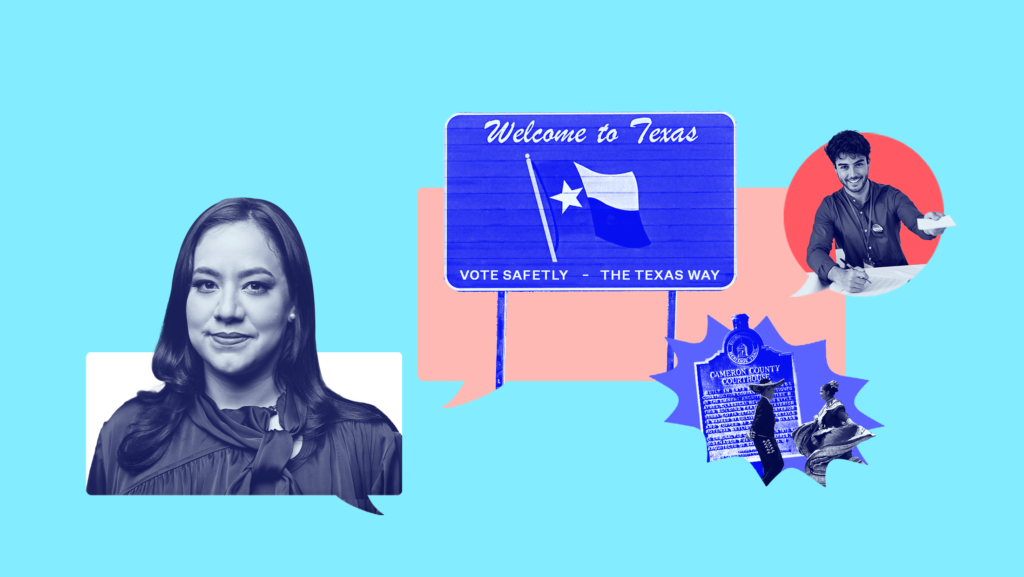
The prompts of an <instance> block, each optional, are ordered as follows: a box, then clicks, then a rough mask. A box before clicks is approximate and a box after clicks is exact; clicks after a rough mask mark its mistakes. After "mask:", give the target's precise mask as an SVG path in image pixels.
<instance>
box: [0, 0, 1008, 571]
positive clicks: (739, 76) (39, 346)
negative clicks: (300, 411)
mask: <svg viewBox="0 0 1024 577" xmlns="http://www.w3.org/2000/svg"><path fill="white" fill-rule="evenodd" d="M142 4H143V3H133V2H125V3H121V4H108V3H99V2H95V3H85V2H83V3H75V4H69V5H61V4H55V3H48V2H47V3H44V2H34V3H27V2H26V3H14V2H6V3H4V7H3V8H2V9H0V192H2V194H3V199H4V202H3V218H2V223H3V224H2V227H0V228H2V231H3V232H2V234H3V244H4V247H5V249H6V250H5V252H4V263H3V270H4V282H3V302H4V303H5V305H6V306H5V307H4V311H3V313H2V318H3V328H4V330H3V337H2V338H3V348H2V350H3V358H4V366H5V371H4V375H3V378H2V381H0V382H2V383H3V389H4V394H3V397H2V398H3V399H4V402H3V404H2V407H3V411H2V415H3V431H4V435H5V439H6V442H5V443H4V446H5V454H4V457H3V462H4V465H3V474H2V475H0V479H2V480H0V494H2V495H3V515H2V517H3V524H2V526H3V533H4V535H3V538H2V539H0V552H2V555H3V558H4V560H5V569H6V570H8V571H10V572H11V574H21V573H23V572H28V571H30V570H31V571H33V572H39V571H42V570H50V571H61V572H63V573H71V574H78V573H81V572H84V571H89V572H95V571H103V572H110V573H127V572H132V573H148V574H175V573H181V572H183V571H188V572H201V573H211V572H222V573H224V574H227V573H228V572H231V573H233V574H243V573H244V574H253V575H265V574H272V573H278V572H282V571H284V572H288V573H289V574H296V575H299V574H304V573H303V572H311V571H316V572H318V573H317V574H320V573H319V572H323V574H353V572H354V571H359V572H360V573H361V574H367V573H368V572H374V573H376V572H378V571H380V570H382V569H383V570H389V569H393V570H402V571H403V572H405V573H407V574H419V573H424V572H426V570H427V569H428V568H433V569H435V570H439V571H445V572H446V573H447V572H451V573H471V574H502V573H505V574H523V573H526V572H528V571H529V572H540V573H553V572H556V571H563V572H567V573H568V572H572V573H577V574H582V573H599V572H615V573H626V572H630V573H639V572H640V571H651V570H663V571H666V572H670V573H672V574H680V573H686V574H694V573H698V572H708V573H716V574H717V573H719V572H723V573H752V572H759V571H762V570H763V571H764V573H765V574H771V573H774V572H779V573H782V572H785V573H788V574H793V573H799V574H819V573H820V574H828V575H832V574H844V573H850V574H854V573H860V574H881V573H892V574H900V573H906V572H909V571H914V572H921V573H923V572H926V571H927V572H932V573H946V572H966V571H972V572H995V571H997V570H1003V569H1009V568H1012V566H1011V562H1012V560H1013V558H1012V557H1011V549H1015V548H1017V546H1019V543H1020V537H1021V529H1020V524H1019V523H1020V519H1019V516H1020V514H1021V509H1022V507H1021V504H1022V503H1021V501H1022V496H1021V480H1020V477H1019V476H1018V475H1019V474H1020V472H1021V466H1020V463H1021V458H1020V455H1019V451H1020V447H1021V444H1022V442H1021V432H1022V430H1024V429H1022V426H1021V416H1020V410H1019V399H1020V391H1021V388H1022V385H1021V377H1020V374H1019V371H1018V370H1017V366H1018V359H1019V358H1020V352H1019V351H1020V349H1021V344H1020V343H1021V335H1022V332H1021V330H1020V329H1019V323H1020V319H1019V315H1020V312H1021V306H1020V304H1019V302H1020V301H1019V300H1018V298H1017V296H1016V294H1015V292H1016V290H1017V289H1018V287H1019V280H1020V275H1019V272H1018V270H1019V264H1018V262H1017V261H1018V259H1019V255H1020V246H1019V242H1018V240H1017V237H1018V236H1019V235H1014V236H1013V237H1011V235H1010V231H1011V230H1012V231H1014V232H1019V231H1020V227H1019V226H1004V225H1002V224H1001V222H1003V221H1004V219H1009V218H1011V217H1019V216H1020V214H1021V210H1020V208H1021V202H1020V200H1019V195H1020V194H1021V193H1020V192H1019V190H1018V189H1019V182H1018V180H1019V178H1018V174H1017V173H1018V172H1019V169H1018V167H1019V165H1020V158H1021V156H1020V154H1021V153H1020V147H1019V142H1020V137H1019V133H1020V129H1021V123H1020V94H1019V92H1017V88H1018V81H1017V77H1018V76H1019V73H1020V69H1021V67H1020V40H1019V38H1020V36H1019V31H1018V29H1017V25H1018V24H1019V22H1020V17H1021V14H1020V11H1019V10H1018V9H1010V8H1007V6H1009V4H1008V3H1007V4H988V3H985V2H971V3H968V4H962V5H960V6H959V7H948V8H947V7H942V6H939V5H935V4H930V5H921V6H917V7H905V8H899V7H892V6H890V5H889V4H888V3H885V4H874V3H871V2H856V3H838V2H837V3H821V2H816V3H806V4H804V5H803V6H802V7H797V8H789V7H784V5H783V4H781V3H771V4H765V5H753V4H746V3H723V2H719V3H715V4H714V7H711V6H712V3H699V4H692V5H684V4H682V3H676V2H672V3H665V4H661V3H649V2H643V1H639V0H635V1H631V2H619V3H610V4H608V5H601V4H599V3H590V4H580V5H577V6H574V7H567V8H553V7H550V6H549V5H548V4H547V3H546V2H527V1H523V2H515V3H508V4H502V5H500V6H499V5H497V4H495V7H494V8H488V7H485V6H484V5H483V4H482V3H466V4H464V5H462V6H452V7H444V8H442V7H439V6H438V7H435V6H419V7H405V6H401V5H398V4H391V3H387V4H379V7H376V8H368V7H367V6H368V4H367V5H363V6H362V7H342V5H341V4H342V3H332V4H329V5H315V6H314V5H309V4H307V3H301V4H300V3H288V4H282V5H280V6H275V5H273V4H268V3H256V2H247V3H238V4H231V5H227V4H222V3H216V5H214V3H196V4H195V5H191V6H188V7H186V5H185V3H173V4H171V3H168V5H167V6H165V7H162V8H153V7H149V6H143V5H142ZM23 6H30V7H31V8H29V9H25V8H22V7H23ZM644 110H652V111H661V110H683V111H691V110H695V111H702V110H724V111H727V112H729V113H730V114H731V115H732V116H733V117H735V119H736V122H737V139H738V151H737V155H738V180H739V186H741V187H784V186H787V185H788V183H789V180H790V178H791V177H792V175H793V173H794V172H795V170H796V168H797V167H798V166H799V164H800V163H801V162H802V161H803V160H804V159H805V158H806V157H807V155H808V154H810V153H811V152H812V151H813V150H814V149H815V148H816V147H818V146H820V145H821V144H822V143H824V142H825V141H826V140H827V139H828V138H829V137H830V136H831V135H832V134H833V133H835V132H836V131H838V130H840V129H844V128H853V129H857V130H862V131H868V132H875V133H879V134H884V135H886V136H890V137H893V138H896V139H898V140H900V141H902V142H903V143H905V144H907V145H909V146H910V147H912V148H913V149H914V150H915V151H916V152H917V153H919V154H920V155H921V156H922V157H923V158H924V159H925V160H926V161H927V162H928V163H929V165H930V166H931V168H932V170H933V171H934V173H935V175H936V177H937V179H938V181H939V184H940V186H941V187H942V192H943V196H944V199H945V207H946V211H947V212H948V213H950V214H952V215H953V216H954V218H955V219H956V221H957V223H958V224H959V225H960V226H959V227H958V228H956V229H953V230H951V231H950V232H949V234H948V236H947V237H946V238H944V240H943V241H942V246H941V247H940V248H939V250H938V251H937V253H936V254H935V256H934V258H933V259H932V261H931V264H930V265H929V266H928V268H927V269H926V270H925V272H924V273H923V274H922V275H921V276H920V277H918V279H915V281H914V282H913V283H911V284H910V285H908V286H907V287H905V288H903V289H901V290H900V291H897V292H896V293H893V294H891V295H888V296H885V297H880V298H875V299H851V302H849V304H848V309H847V318H848V332H847V341H848V350H847V359H848V362H847V369H848V373H849V374H850V375H853V376H858V377H863V378H869V379H870V380H871V381H870V383H868V385H867V386H866V387H865V389H864V390H863V392H862V394H860V395H859V396H858V398H857V405H858V406H859V407H860V408H861V410H863V411H864V412H865V413H866V414H868V415H870V416H871V417H873V418H875V419H877V420H878V421H880V422H882V423H884V424H885V425H886V426H885V428H883V429H880V430H879V431H878V433H879V435H878V438H876V439H873V440H872V441H870V442H869V443H867V444H866V445H865V446H864V448H863V452H864V455H865V457H866V458H867V460H868V461H869V462H870V463H871V464H870V466H868V467H861V466H858V465H853V464H849V463H839V464H837V465H836V466H834V467H832V468H830V472H829V487H828V489H827V490H825V489H822V488H821V487H819V486H817V485H816V484H814V483H813V482H812V481H811V480H810V479H808V478H806V477H805V476H803V475H801V474H800V473H798V472H795V471H787V472H786V473H785V474H783V475H781V476H780V477H779V478H778V479H777V480H776V481H775V482H774V483H773V484H772V486H771V487H770V488H769V489H765V488H764V487H762V486H760V482H759V480H758V479H757V477H756V476H755V474H754V472H753V471H752V469H751V467H750V466H749V465H748V464H747V463H745V462H744V461H741V460H737V459H730V460H726V461H723V462H717V463H714V464H708V463H705V462H704V447H703V443H702V438H701V436H700V433H699V432H698V431H697V430H695V429H690V428H685V427H682V426H677V425H669V424H665V423H663V420H664V419H665V418H666V417H667V416H668V415H669V414H670V413H671V412H672V410H673V409H674V407H675V403H676V400H675V397H674V395H673V394H672V393H671V392H670V391H669V390H668V389H667V388H665V387H663V386H662V385H659V384H658V383H656V382H654V381H647V382H636V383H514V382H512V383H509V384H508V385H507V386H506V387H504V388H503V389H502V390H501V391H500V393H498V394H493V395H490V396H488V397H486V398H484V399H482V400H480V401H477V402H474V403H472V404H470V405H466V406H462V407H459V408H455V409H442V408H441V407H442V405H444V404H445V403H446V402H447V401H448V400H449V399H450V398H451V397H452V396H453V395H454V394H455V392H456V390H457V389H458V386H459V384H458V383H436V382H433V383H424V382H419V381H418V380H417V378H416V360H417V359H416V284H415V281H416V260H415V258H416V236H415V230H416V221H415V219H416V191H417V189H419V188H420V187H426V186H434V187H440V186H441V185H442V182H443V146H444V123H445V121H446V120H447V119H448V117H449V116H451V115H452V114H453V113H456V112H472V111H554V112H558V111H644ZM238 195H246V196H255V197H262V198H267V199H270V200H272V201H274V202H277V203H279V204H280V205H281V206H282V207H283V208H285V210H287V211H288V212H289V214H290V215H291V216H292V218H293V219H294V220H295V221H296V223H297V224H298V226H299V228H300V230H301V231H302V234H303V236H304V238H305V241H306V244H307V246H308V247H309V252H310V258H311V261H312V266H313V271H314V277H315V282H316V288H317V296H318V301H319V302H318V305H319V307H318V308H319V311H318V312H319V319H318V321H319V323H318V324H319V326H320V327H321V330H320V334H319V335H318V338H319V345H320V349H321V350H323V351H400V352H401V353H403V355H404V362H405V382H406V386H405V405H404V415H405V417H404V422H405V424H404V431H405V439H406V453H405V493H404V494H403V495H401V496H399V497H390V498H381V497H378V498H375V502H376V503H377V504H378V506H379V507H380V508H381V509H382V510H383V511H384V513H385V516H384V517H374V516H370V515H367V514H365V513H363V512H360V511H358V510H356V509H354V508H352V507H349V506H348V505H345V504H343V503H342V502H341V501H339V500H338V499H335V498H328V497H321V498H304V499H274V498H253V499H228V498H194V499H183V498H169V497H168V498H145V499H117V498H91V497H88V496H87V495H86V494H85V490H84V479H83V473H82V449H83V441H84V439H83V435H84V430H85V423H84V416H85V410H84V403H85V398H84V390H85V387H84V377H85V373H84V370H85V354H86V353H87V352H89V351H150V350H152V349H153V346H154V345H155V343H156V339H157V336H158V332H159V327H160V323H161V320H162V315H163V309H164V306H165V304H166V297H167V294H168V291H169V281H170V277H171V270H172V267H173V263H174V259H175V256H176V254H177V251H178V246H179V243H180V242H181V239H182V237H183V236H184V233H185V231H186V229H187V227H188V226H189V224H191V222H192V221H193V219H194V218H195V217H196V216H197V215H198V214H199V213H200V212H201V211H202V210H203V209H205V208H206V207H207V206H209V205H211V204H213V203H214V202H216V201H218V200H220V199H222V198H225V197H228V196H238ZM367 215H371V216H372V218H371V217H368V216H367ZM763 226H765V227H766V228H767V227H771V226H781V223H764V224H763ZM437 274H438V275H440V274H441V271H440V270H439V271H437ZM680 303H681V306H686V303H685V295H682V296H681V297H680ZM510 314H512V315H514V314H515V311H510ZM542 398H543V399H544V400H545V402H540V399H542ZM769 519H773V520H774V521H775V522H774V523H773V522H770V521H769ZM305 574H308V573H305Z"/></svg>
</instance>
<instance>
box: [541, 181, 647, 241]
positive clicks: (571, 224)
mask: <svg viewBox="0 0 1024 577" xmlns="http://www.w3.org/2000/svg"><path fill="white" fill-rule="evenodd" d="M531 169H532V170H533V172H534V173H535V174H534V177H535V178H534V180H535V181H536V183H537V190H535V192H536V193H537V194H538V202H539V203H540V199H544V201H545V202H544V203H543V204H546V206H543V207H538V208H541V218H542V219H546V218H547V217H546V216H545V213H548V214H550V215H551V223H550V225H548V224H546V225H545V226H546V227H547V228H549V229H550V230H549V233H548V234H549V236H550V237H551V242H552V245H553V246H554V250H555V251H557V250H558V249H559V245H560V244H563V243H566V242H572V241H573V238H574V237H577V238H578V236H579V235H578V233H580V232H582V230H580V229H581V228H582V227H581V225H583V224H584V222H585V221H586V220H588V219H587V218H586V216H585V215H586V213H587V209H589V213H590V215H589V216H590V218H589V221H590V222H589V225H590V226H587V227H586V228H588V229H590V230H589V232H590V233H591V234H592V235H593V236H596V237H598V238H601V239H604V240H606V241H608V242H611V243H614V244H617V245H619V246H622V247H626V248H642V247H645V246H648V245H650V244H651V240H650V238H648V236H647V231H646V230H644V223H643V220H641V216H640V190H639V187H638V186H637V182H636V176H635V175H634V174H633V172H632V171H630V172H626V173H622V174H603V173H600V172H596V171H594V170H591V169H589V168H587V167H586V166H583V165H582V164H580V163H578V162H573V163H571V164H570V163H568V162H550V163H548V162H536V163H532V165H531ZM584 203H585V205H584ZM544 208H546V209H547V210H544ZM575 208H579V209H581V210H580V211H575V210H574V209H575ZM574 233H577V234H574ZM591 238H592V237H591Z"/></svg>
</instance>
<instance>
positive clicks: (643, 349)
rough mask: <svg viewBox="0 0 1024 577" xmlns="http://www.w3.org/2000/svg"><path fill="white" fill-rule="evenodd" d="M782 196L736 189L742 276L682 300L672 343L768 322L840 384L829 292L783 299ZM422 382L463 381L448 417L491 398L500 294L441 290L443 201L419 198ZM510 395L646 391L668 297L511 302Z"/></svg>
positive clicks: (835, 310) (436, 195) (541, 296)
mask: <svg viewBox="0 0 1024 577" xmlns="http://www.w3.org/2000/svg"><path fill="white" fill-rule="evenodd" d="M785 197H786V189H784V188H740V189H737V228H738V230H739V234H738V246H737V248H738V257H739V261H738V270H739V274H738V276H737V279H736V282H735V283H734V284H733V285H732V286H731V287H730V288H728V289H726V290H724V291H720V292H679V293H677V297H676V298H677V308H676V335H675V338H676V339H678V340H681V341H689V342H698V341H701V340H703V339H704V336H705V333H706V332H707V317H708V316H711V317H712V318H714V319H715V320H717V321H718V322H720V323H722V324H724V325H726V326H730V323H731V319H732V315H734V314H737V313H741V312H742V313H745V314H747V315H749V316H750V324H751V326H756V325H757V324H758V323H760V322H761V320H762V319H764V317H766V316H769V317H771V319H772V323H773V324H774V325H775V327H776V328H777V329H778V331H779V332H780V333H781V334H784V335H786V340H787V341H788V342H790V343H793V344H806V343H812V342H817V341H821V340H827V341H828V349H827V357H828V364H829V367H830V368H831V369H832V370H833V371H835V372H836V373H839V374H844V373H845V372H846V301H845V300H844V297H843V296H842V295H839V294H836V293H833V292H831V291H823V292H821V293H818V294H815V295H812V296H809V297H803V298H799V299H795V298H790V294H792V287H793V286H794V285H799V284H800V283H802V282H803V281H804V280H805V279H806V278H807V275H806V273H805V272H804V270H803V267H802V266H801V265H800V263H798V262H796V261H795V260H794V259H793V256H792V253H791V252H790V250H789V245H788V244H787V242H786V234H785V229H784V227H783V217H782V215H783V203H784V200H785ZM418 223H419V232H418V245H419V246H418V255H417V256H418V263H419V270H418V275H417V284H418V290H419V292H418V307H417V309H418V325H419V326H418V331H417V336H418V346H419V349H418V355H417V357H418V367H417V368H418V375H419V379H420V380H421V381H462V388H461V389H459V392H458V393H457V394H456V395H455V397H454V398H453V399H452V400H450V401H448V404H447V405H445V407H455V406H458V405H461V404H464V403H468V402H470V401H473V400H476V399H478V398H480V397H482V396H484V395H486V394H488V393H491V392H494V390H495V389H494V363H495V352H496V332H497V328H496V318H497V317H496V313H497V295H496V293H460V292H457V291H455V290H453V289H452V288H451V287H449V286H448V285H447V284H446V283H445V281H444V189H441V188H422V189H420V191H419V210H418ZM506 319H507V320H506V325H507V326H506V333H505V334H506V344H505V359H506V365H505V382H506V385H505V386H515V383H514V381H646V380H648V379H649V378H650V375H654V374H658V373H663V372H665V369H666V367H665V354H666V344H665V336H666V332H667V331H666V323H667V320H668V296H667V293H664V292H635V293H621V292H619V293H614V292H609V293H600V292H593V293H584V292H579V293H518V292H510V293H508V296H507V317H506Z"/></svg>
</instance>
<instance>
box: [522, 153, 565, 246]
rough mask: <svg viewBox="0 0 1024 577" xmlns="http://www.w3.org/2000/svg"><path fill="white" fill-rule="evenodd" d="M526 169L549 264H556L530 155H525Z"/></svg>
mask: <svg viewBox="0 0 1024 577" xmlns="http://www.w3.org/2000/svg"><path fill="white" fill-rule="evenodd" d="M526 168H528V169H529V170H530V181H531V182H533V195H534V196H536V197H537V210H538V211H540V221H541V222H542V223H543V224H544V236H545V238H547V239H548V250H550V251H551V262H558V258H557V257H556V256H555V245H554V244H553V243H552V242H551V231H550V230H548V219H547V217H546V216H544V202H543V201H542V200H541V199H540V189H539V188H537V175H535V174H533V162H531V161H530V155H529V154H527V155H526Z"/></svg>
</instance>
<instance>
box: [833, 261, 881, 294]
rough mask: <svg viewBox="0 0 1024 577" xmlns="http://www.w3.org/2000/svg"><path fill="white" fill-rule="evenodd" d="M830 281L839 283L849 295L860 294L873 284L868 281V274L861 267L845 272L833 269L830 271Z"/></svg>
mask: <svg viewBox="0 0 1024 577" xmlns="http://www.w3.org/2000/svg"><path fill="white" fill-rule="evenodd" d="M828 280H830V281H832V282H837V283H839V286H841V287H843V290H845V291H846V292H848V293H859V292H860V291H862V290H864V287H865V286H867V284H868V283H869V282H871V281H869V280H868V273H867V272H865V271H864V269H862V268H860V267H857V268H853V269H845V270H844V269H841V268H839V267H832V270H830V271H828Z"/></svg>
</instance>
